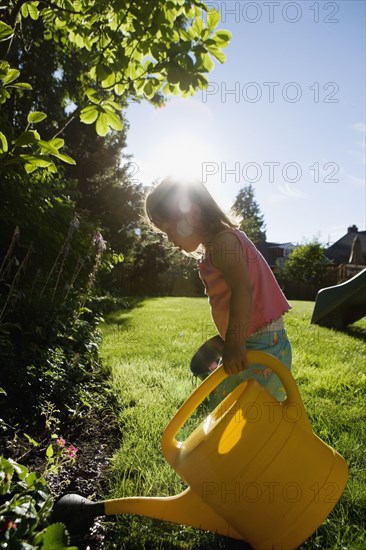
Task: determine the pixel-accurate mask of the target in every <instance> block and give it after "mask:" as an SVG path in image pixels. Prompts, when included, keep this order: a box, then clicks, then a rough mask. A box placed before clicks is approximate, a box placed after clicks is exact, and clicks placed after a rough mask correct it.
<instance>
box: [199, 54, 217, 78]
mask: <svg viewBox="0 0 366 550" xmlns="http://www.w3.org/2000/svg"><path fill="white" fill-rule="evenodd" d="M197 68H198V69H199V70H200V71H202V72H207V73H209V72H210V71H212V69H213V68H214V62H213V61H212V59H211V56H210V54H208V53H203V54H200V55H197Z"/></svg>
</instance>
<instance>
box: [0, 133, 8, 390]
mask: <svg viewBox="0 0 366 550" xmlns="http://www.w3.org/2000/svg"><path fill="white" fill-rule="evenodd" d="M7 151H8V140H7V139H6V136H5V135H4V134H3V133H2V132H0V153H7ZM0 389H1V390H2V388H0ZM3 392H4V393H5V395H6V392H5V391H4V390H2V392H1V393H3Z"/></svg>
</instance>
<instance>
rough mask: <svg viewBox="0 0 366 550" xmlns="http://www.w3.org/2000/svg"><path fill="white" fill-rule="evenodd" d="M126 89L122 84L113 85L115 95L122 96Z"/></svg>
mask: <svg viewBox="0 0 366 550" xmlns="http://www.w3.org/2000/svg"><path fill="white" fill-rule="evenodd" d="M125 89H126V87H125V85H124V84H115V85H114V93H115V94H116V95H122V94H123V93H124V91H125Z"/></svg>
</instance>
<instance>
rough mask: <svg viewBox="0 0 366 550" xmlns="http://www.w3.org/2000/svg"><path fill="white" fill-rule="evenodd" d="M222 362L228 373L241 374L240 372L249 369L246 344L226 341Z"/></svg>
mask: <svg viewBox="0 0 366 550" xmlns="http://www.w3.org/2000/svg"><path fill="white" fill-rule="evenodd" d="M222 362H223V364H224V370H225V372H226V373H227V374H231V375H232V374H239V372H241V371H243V370H245V369H247V368H248V362H247V350H246V347H245V345H244V344H239V343H235V342H225V345H224V351H223V355H222Z"/></svg>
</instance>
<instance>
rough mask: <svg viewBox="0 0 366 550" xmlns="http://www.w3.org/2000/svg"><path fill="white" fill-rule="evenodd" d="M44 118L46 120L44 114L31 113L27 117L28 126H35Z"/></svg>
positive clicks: (39, 112) (40, 112)
mask: <svg viewBox="0 0 366 550" xmlns="http://www.w3.org/2000/svg"><path fill="white" fill-rule="evenodd" d="M45 118H47V115H46V113H42V111H33V112H31V113H29V115H28V122H29V123H30V124H37V123H38V122H41V121H42V120H44V119H45Z"/></svg>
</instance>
